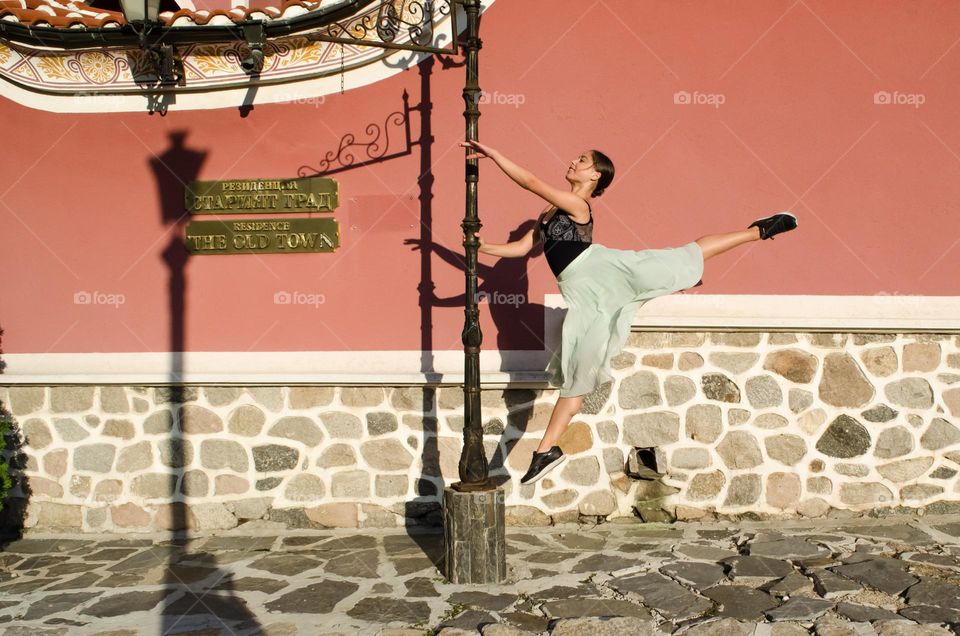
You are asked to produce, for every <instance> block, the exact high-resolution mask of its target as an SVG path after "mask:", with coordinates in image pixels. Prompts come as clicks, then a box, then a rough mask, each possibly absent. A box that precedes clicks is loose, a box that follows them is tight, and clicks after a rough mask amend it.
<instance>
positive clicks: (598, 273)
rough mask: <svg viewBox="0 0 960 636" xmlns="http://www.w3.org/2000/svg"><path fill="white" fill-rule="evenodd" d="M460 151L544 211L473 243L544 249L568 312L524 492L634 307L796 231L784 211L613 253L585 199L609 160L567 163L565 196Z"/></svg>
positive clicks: (483, 247)
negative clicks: (720, 261) (721, 260)
mask: <svg viewBox="0 0 960 636" xmlns="http://www.w3.org/2000/svg"><path fill="white" fill-rule="evenodd" d="M460 145H461V146H463V147H465V148H470V149H472V150H474V151H476V152H475V153H473V154H470V155H468V156H467V159H482V158H490V159H493V161H494V162H495V163H496V164H497V166H498V167H499V168H500V169H501V170H503V172H504V173H505V174H506V175H507V176H508V177H510V178H511V179H513V180H514V181H515V182H516V183H517V184H518V185H520V187H522V188H524V189H525V190H529V191H530V192H533V193H534V194H536V195H537V196H539V197H540V198H542V199H543V200H544V201H546V202H547V203H549V206H548V207H547V208H546V209H545V210H544V211H543V212H542V213H541V214H540V216H539V218H538V219H537V222H536V225H534V227H533V228H532V229H531V230H530V231H529V232H527V233H526V234H525V235H524V236H523V237H522V238H521V239H520V240H518V241H513V242H512V243H506V244H503V245H495V244H492V243H485V242H484V241H483V239H481V238H480V237H479V236H477V238H478V239H479V241H480V248H479V249H480V251H481V252H482V253H484V254H491V255H493V256H499V257H507V258H515V257H521V256H524V255H526V254H527V253H528V252H529V251H530V250H531V249H533V246H534V243H535V242H536V241H540V242H542V243H543V253H544V256H546V259H547V263H548V264H549V265H550V269H551V270H553V273H554V275H555V276H556V277H557V285H558V286H559V288H560V293H561V294H562V295H563V299H564V301H565V302H566V304H567V308H568V309H567V314H566V317H565V318H564V320H563V335H562V337H561V344H560V347H559V349H558V350H557V351H555V352H554V354H553V357H552V359H551V360H550V363H549V365H548V367H547V370H548V372H549V374H550V385H551V386H557V387H559V388H560V397H559V398H558V399H557V403H556V405H555V406H554V408H553V413H552V415H551V416H550V423H549V424H548V425H547V429H546V431H544V434H543V439H542V440H540V445H539V446H538V447H537V450H536V451H534V452H533V459H532V461H531V462H530V468H529V470H527V473H526V474H525V475H524V476H523V478H522V479H521V480H520V483H521V484H530V483H534V482H537V481H539V480H540V479H542V478H543V477H544V476H545V475H546V474H547V473H548V472H550V471H551V470H552V469H553V468H556V467H557V466H559V465H560V464H561V463H562V462H563V461H564V459H566V456H565V455H564V453H563V451H562V450H561V449H560V447H559V446H557V445H556V444H557V441H558V440H559V439H560V436H561V435H562V434H563V432H564V431H565V430H566V428H567V426H568V425H569V423H570V420H571V419H573V416H574V415H576V414H577V412H578V411H579V410H580V407H581V405H582V404H583V398H584V396H586V395H587V394H589V393H591V392H592V391H594V390H595V389H596V388H597V387H599V386H600V385H601V384H604V383H605V382H608V381H610V380H612V379H613V376H612V375H611V374H610V361H611V359H612V358H613V357H615V356H616V355H618V354H619V353H620V351H621V350H622V349H623V346H624V344H625V343H626V340H627V336H628V335H629V332H630V323H631V322H632V320H633V317H634V315H635V314H636V312H637V310H638V309H639V308H640V307H642V306H643V305H644V304H645V303H646V302H647V301H649V300H650V299H652V298H656V297H658V296H665V295H667V294H672V293H674V292H677V291H681V290H684V289H688V288H690V287H695V286H697V285H699V284H701V282H700V279H701V276H703V265H704V261H706V260H707V259H708V258H711V257H713V256H716V255H717V254H721V253H723V252H726V251H727V250H730V249H732V248H734V247H737V246H738V245H742V244H744V243H749V242H751V241H757V240H760V239H768V238H773V236H774V235H775V234H779V233H781V232H786V231H788V230H792V229H794V228H795V227H797V219H796V217H795V216H794V215H792V214H790V213H789V212H780V213H777V214H774V215H772V216H768V217H766V218H763V219H757V220H756V221H754V222H753V223H751V224H750V225H749V226H747V229H746V230H741V231H739V232H728V233H724V234H708V235H706V236H701V237H700V238H698V239H697V240H695V241H693V242H691V243H687V244H686V245H683V246H680V247H673V248H665V249H651V250H640V251H633V250H617V249H611V248H608V247H604V246H603V245H600V244H598V243H594V242H593V238H592V236H593V209H592V208H591V206H590V202H589V200H588V199H591V198H595V197H598V196H600V195H601V194H603V192H604V190H606V189H607V187H609V186H610V182H611V181H613V172H614V171H613V162H612V161H610V158H609V157H607V156H606V155H605V154H603V153H602V152H599V151H597V150H587V151H585V152H583V153H582V154H581V155H580V156H579V157H577V158H576V159H575V160H574V161H572V162H571V163H570V167H569V168H567V173H566V175H565V176H564V178H565V179H566V181H567V183H569V184H570V190H569V191H565V190H562V189H560V188H555V187H553V186H551V185H548V184H547V183H545V182H543V181H542V180H540V179H538V178H537V177H536V176H535V175H533V174H532V173H530V172H529V171H528V170H525V169H524V168H522V167H520V166H518V165H517V164H515V163H513V162H512V161H510V160H509V159H507V158H506V157H504V156H503V155H502V154H500V153H499V152H497V151H496V150H494V149H493V148H491V147H490V146H486V145H483V144H481V143H479V142H477V141H467V142H461V143H460ZM751 228H753V229H751Z"/></svg>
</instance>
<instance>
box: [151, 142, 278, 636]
mask: <svg viewBox="0 0 960 636" xmlns="http://www.w3.org/2000/svg"><path fill="white" fill-rule="evenodd" d="M186 137H187V133H186V132H185V131H172V132H170V133H169V144H170V145H169V147H168V148H167V149H166V150H165V151H164V152H163V153H162V154H160V155H157V156H154V157H152V158H151V159H150V160H149V163H150V168H151V170H152V171H153V174H154V178H155V180H156V184H157V198H158V200H159V203H160V213H161V217H162V221H163V222H164V224H165V225H167V226H168V227H170V228H171V229H172V230H173V231H171V232H169V236H170V241H169V243H168V244H167V246H166V247H165V248H164V250H163V252H162V254H161V256H162V258H163V261H164V263H165V264H166V266H167V270H168V281H167V308H168V317H169V334H170V338H169V346H168V351H170V368H169V372H168V383H169V386H168V387H167V388H163V389H161V388H157V389H154V390H155V391H156V392H157V393H163V394H164V396H165V397H166V401H167V402H168V403H169V407H168V408H169V413H170V418H169V420H168V421H169V422H170V432H169V439H168V440H167V443H168V453H167V456H166V458H164V460H163V461H164V463H165V464H166V466H165V468H168V469H170V473H169V474H170V478H169V482H168V486H167V489H166V492H167V493H168V494H169V500H168V504H167V505H166V506H162V507H161V508H160V511H159V512H158V513H157V525H158V526H164V527H166V528H169V530H170V537H169V539H168V541H167V545H168V546H169V550H168V551H167V563H166V567H165V568H164V587H165V591H166V592H167V596H166V598H165V600H164V608H163V613H162V619H161V620H162V626H161V633H163V634H167V633H172V630H173V629H174V628H175V627H177V626H178V625H179V626H180V627H183V626H184V623H185V621H186V619H187V617H189V622H191V624H192V623H193V622H194V621H198V620H201V621H203V622H204V624H219V625H222V626H223V627H225V628H227V629H228V631H232V630H230V628H229V627H228V625H233V626H234V628H236V629H243V630H246V629H256V628H259V627H260V623H259V622H258V621H257V618H256V616H255V615H254V614H253V613H252V612H251V611H250V610H249V609H248V608H247V605H246V602H245V601H244V600H243V599H242V598H240V597H239V596H237V595H236V594H235V593H234V584H233V575H232V573H231V572H229V571H223V570H221V569H220V568H219V567H218V565H217V561H216V559H215V557H214V555H212V554H210V553H208V552H206V551H204V550H202V549H200V550H198V549H196V548H195V547H194V544H195V542H196V540H195V539H194V538H193V537H192V536H191V532H190V531H191V529H192V528H193V527H195V526H196V523H197V522H196V519H195V517H194V516H193V513H191V511H190V509H189V506H188V505H187V504H188V502H189V498H190V495H191V494H195V493H198V490H195V489H198V486H197V485H196V481H197V480H200V481H203V480H205V479H206V477H205V476H204V475H203V474H202V471H198V470H190V469H189V467H190V464H191V462H192V461H199V453H194V452H188V450H187V449H188V446H189V445H190V441H189V440H188V437H189V434H190V433H191V428H193V429H196V428H197V424H196V423H193V427H191V424H192V422H191V421H190V408H189V406H188V405H187V404H186V403H188V402H190V401H192V400H193V399H194V396H195V394H196V389H191V388H188V387H185V386H184V385H183V372H184V369H183V351H184V350H185V348H186V302H187V282H188V281H187V275H186V267H187V262H188V259H189V254H188V253H187V249H186V245H185V243H184V229H185V225H186V221H187V218H188V215H187V213H186V210H185V209H184V194H185V190H186V188H187V184H189V183H190V182H191V181H194V180H195V179H197V177H198V176H199V174H200V168H201V166H202V165H203V163H204V161H205V160H206V157H207V151H205V150H195V149H192V148H189V147H187V145H186V143H185V140H186ZM158 401H159V400H158ZM161 455H163V453H161ZM203 490H204V491H203V492H202V494H206V493H205V488H204V489H203ZM198 572H199V574H198ZM188 576H189V577H190V578H187V577H188ZM196 576H201V577H202V578H203V579H205V580H208V581H210V585H211V586H215V588H209V587H208V588H204V589H198V588H197V587H196V585H195V582H196V580H197V579H196V578H195V577H196ZM213 589H215V590H216V592H214V591H213Z"/></svg>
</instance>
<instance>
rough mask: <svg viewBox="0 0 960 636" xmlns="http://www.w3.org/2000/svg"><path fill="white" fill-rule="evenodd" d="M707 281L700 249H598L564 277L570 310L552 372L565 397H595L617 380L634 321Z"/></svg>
mask: <svg viewBox="0 0 960 636" xmlns="http://www.w3.org/2000/svg"><path fill="white" fill-rule="evenodd" d="M702 277H703V252H701V251H700V246H699V245H697V243H696V242H695V241H694V242H691V243H687V244H686V245H683V246H681V247H670V248H665V249H655V250H639V251H633V250H615V249H611V248H609V247H604V246H603V245H599V244H597V243H593V244H591V245H590V247H588V248H587V249H586V250H584V251H583V252H582V253H581V254H580V255H579V256H577V257H576V258H575V259H573V261H572V262H571V263H570V264H569V265H567V266H566V268H564V270H563V271H562V272H560V276H558V277H557V284H558V285H559V287H560V293H561V294H562V295H563V299H564V301H566V304H567V315H566V316H565V317H564V319H563V335H562V337H561V341H560V347H559V348H558V349H557V350H556V351H554V352H553V356H552V358H551V360H550V362H549V364H548V366H547V372H548V374H549V376H548V378H549V380H548V381H549V383H550V386H552V387H559V388H560V397H574V396H578V395H586V394H587V393H591V392H592V391H593V390H594V389H596V388H597V387H598V386H600V385H601V384H603V383H604V382H608V381H610V380H612V379H613V376H612V375H611V374H610V360H611V359H612V358H614V357H615V356H616V355H617V354H619V353H620V352H621V351H622V350H623V345H624V344H625V343H626V341H627V336H629V334H630V324H631V322H632V321H633V317H634V315H635V314H636V313H637V310H638V309H640V308H641V307H642V306H643V305H644V304H646V302H647V301H649V300H651V299H653V298H656V297H658V296H666V295H667V294H672V293H674V292H677V291H680V290H683V289H689V288H690V287H693V286H694V285H696V284H697V282H698V281H699V280H700V279H701V278H702Z"/></svg>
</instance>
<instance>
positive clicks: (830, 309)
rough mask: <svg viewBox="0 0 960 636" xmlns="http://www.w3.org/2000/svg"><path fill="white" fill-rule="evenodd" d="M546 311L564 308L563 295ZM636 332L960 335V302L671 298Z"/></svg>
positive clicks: (658, 301) (549, 299)
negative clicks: (823, 332) (817, 332)
mask: <svg viewBox="0 0 960 636" xmlns="http://www.w3.org/2000/svg"><path fill="white" fill-rule="evenodd" d="M544 305H546V306H547V307H556V308H565V307H566V304H565V303H564V302H563V297H562V296H561V295H559V294H547V295H546V296H545V297H544ZM633 329H635V330H638V331H648V330H673V329H683V330H685V331H687V330H696V329H703V330H704V331H710V330H726V329H753V330H756V331H836V332H841V331H847V332H850V331H853V332H856V331H889V332H902V333H916V332H924V331H927V332H930V331H935V332H939V333H953V332H957V333H960V296H904V295H898V294H892V295H891V294H876V295H873V296H799V295H795V296H785V295H784V296H771V295H759V294H758V295H727V294H697V293H681V294H671V295H669V296H662V297H660V298H654V299H653V300H651V301H649V302H648V303H647V304H645V305H644V306H643V307H642V308H641V309H640V311H639V312H637V315H636V316H635V317H634V320H633Z"/></svg>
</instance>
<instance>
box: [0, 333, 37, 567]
mask: <svg viewBox="0 0 960 636" xmlns="http://www.w3.org/2000/svg"><path fill="white" fill-rule="evenodd" d="M5 366H6V364H5V363H4V362H3V330H2V329H0V374H3V370H4V367H5ZM26 466H27V456H26V454H24V452H23V437H22V435H21V434H20V427H19V426H18V424H17V421H16V420H15V419H14V417H13V415H12V414H11V413H10V411H9V410H8V408H7V404H4V402H3V401H2V400H0V549H2V548H3V547H4V546H6V545H7V544H8V543H10V542H12V541H16V540H17V539H19V538H21V537H22V536H23V529H24V522H25V521H26V518H27V505H28V504H29V503H30V494H31V491H30V483H29V482H28V481H27V477H26V475H24V474H23V471H24V469H25V468H26Z"/></svg>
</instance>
